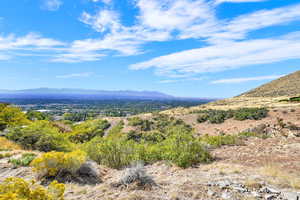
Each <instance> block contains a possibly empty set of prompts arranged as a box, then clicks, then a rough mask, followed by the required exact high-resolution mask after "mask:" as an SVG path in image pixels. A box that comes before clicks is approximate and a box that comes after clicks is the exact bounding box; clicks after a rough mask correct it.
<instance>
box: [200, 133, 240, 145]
mask: <svg viewBox="0 0 300 200" xmlns="http://www.w3.org/2000/svg"><path fill="white" fill-rule="evenodd" d="M199 140H200V141H201V142H204V143H206V144H209V145H212V146H213V147H220V146H222V145H235V144H237V143H238V137H237V136H234V135H217V136H213V135H204V136H202V137H201V138H200V139H199Z"/></svg>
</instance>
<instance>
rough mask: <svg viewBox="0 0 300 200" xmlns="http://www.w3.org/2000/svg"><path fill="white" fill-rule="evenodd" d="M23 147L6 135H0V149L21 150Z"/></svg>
mask: <svg viewBox="0 0 300 200" xmlns="http://www.w3.org/2000/svg"><path fill="white" fill-rule="evenodd" d="M20 149H21V147H20V146H19V145H17V144H15V143H14V142H12V141H9V140H8V139H6V138H5V137H0V151H3V150H20Z"/></svg>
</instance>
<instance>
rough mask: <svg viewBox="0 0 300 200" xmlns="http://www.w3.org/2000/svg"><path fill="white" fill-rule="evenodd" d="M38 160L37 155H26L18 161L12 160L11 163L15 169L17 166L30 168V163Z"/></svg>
mask: <svg viewBox="0 0 300 200" xmlns="http://www.w3.org/2000/svg"><path fill="white" fill-rule="evenodd" d="M35 158H36V154H34V153H24V154H22V157H21V158H18V159H10V160H9V163H12V164H13V165H14V166H15V167H17V166H23V167H26V166H29V165H30V163H31V162H32V161H33V160H34V159H35Z"/></svg>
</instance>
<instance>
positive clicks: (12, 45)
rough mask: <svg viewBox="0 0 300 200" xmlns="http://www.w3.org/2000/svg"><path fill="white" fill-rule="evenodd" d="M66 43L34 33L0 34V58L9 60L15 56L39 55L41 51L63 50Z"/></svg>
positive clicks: (54, 51) (55, 51)
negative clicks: (21, 34) (17, 35)
mask: <svg viewBox="0 0 300 200" xmlns="http://www.w3.org/2000/svg"><path fill="white" fill-rule="evenodd" d="M65 46H66V44H65V43H63V42H61V41H58V40H54V39H51V38H45V37H42V36H41V35H39V34H36V33H29V34H27V35H25V36H21V37H16V36H15V35H13V34H10V35H7V36H0V60H9V59H12V58H14V57H15V56H41V55H43V54H42V53H43V52H44V53H45V52H47V53H48V55H47V56H51V55H49V54H50V53H49V52H52V53H57V52H58V51H63V49H64V48H65Z"/></svg>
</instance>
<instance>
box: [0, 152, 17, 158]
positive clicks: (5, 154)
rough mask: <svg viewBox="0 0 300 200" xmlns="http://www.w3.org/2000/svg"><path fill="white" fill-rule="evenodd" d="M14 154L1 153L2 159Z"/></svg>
mask: <svg viewBox="0 0 300 200" xmlns="http://www.w3.org/2000/svg"><path fill="white" fill-rule="evenodd" d="M13 155H14V154H12V153H0V159H2V158H9V157H12V156H13Z"/></svg>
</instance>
